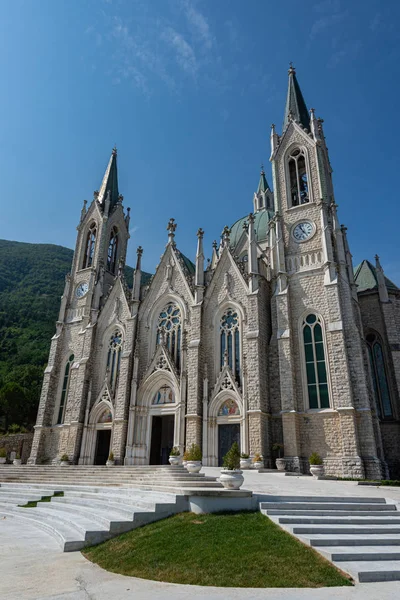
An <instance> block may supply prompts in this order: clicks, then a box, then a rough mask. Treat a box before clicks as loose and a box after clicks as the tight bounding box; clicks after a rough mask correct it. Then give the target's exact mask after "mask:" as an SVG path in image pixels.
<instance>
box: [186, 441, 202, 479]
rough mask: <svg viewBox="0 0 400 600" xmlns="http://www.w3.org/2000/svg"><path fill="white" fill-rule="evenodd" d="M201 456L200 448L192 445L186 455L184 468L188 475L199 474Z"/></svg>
mask: <svg viewBox="0 0 400 600" xmlns="http://www.w3.org/2000/svg"><path fill="white" fill-rule="evenodd" d="M202 458H203V455H202V453H201V448H200V446H198V445H197V444H192V445H191V446H190V448H189V451H188V454H187V463H186V468H187V470H188V471H189V473H199V472H200V470H201V459H202Z"/></svg>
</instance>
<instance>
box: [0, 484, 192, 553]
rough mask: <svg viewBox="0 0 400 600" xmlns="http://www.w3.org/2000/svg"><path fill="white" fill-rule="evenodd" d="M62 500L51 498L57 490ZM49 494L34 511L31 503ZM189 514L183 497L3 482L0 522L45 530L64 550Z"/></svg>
mask: <svg viewBox="0 0 400 600" xmlns="http://www.w3.org/2000/svg"><path fill="white" fill-rule="evenodd" d="M61 489H62V491H63V493H64V495H63V496H53V494H54V493H55V492H56V491H61ZM44 496H51V501H50V502H38V504H37V507H36V508H22V505H24V504H26V503H27V502H29V501H39V500H40V499H41V498H42V497H44ZM184 510H188V508H187V499H186V498H185V496H182V495H177V494H172V493H167V492H152V491H146V490H136V489H134V488H122V487H111V486H107V487H92V486H90V485H88V484H87V483H86V484H85V485H62V486H60V485H57V484H56V485H47V486H46V487H44V486H42V485H40V484H20V483H17V484H15V483H5V484H4V483H2V484H1V487H0V520H1V519H2V518H18V519H19V520H23V521H26V522H27V523H30V524H32V525H34V526H36V527H39V528H41V529H44V530H45V531H47V532H48V533H50V534H51V535H52V536H53V537H55V538H56V539H57V541H58V542H59V543H60V545H61V548H62V549H63V550H64V552H70V551H74V550H81V549H82V548H84V547H85V546H88V545H91V544H98V543H100V542H104V541H105V540H108V539H110V538H112V537H115V536H117V535H119V534H121V533H124V532H126V531H130V530H131V529H135V528H136V527H140V526H142V525H145V524H147V523H152V522H153V521H157V520H160V519H164V518H166V517H168V516H170V515H173V514H176V513H178V512H182V511H184Z"/></svg>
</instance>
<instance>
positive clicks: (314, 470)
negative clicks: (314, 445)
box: [310, 465, 324, 479]
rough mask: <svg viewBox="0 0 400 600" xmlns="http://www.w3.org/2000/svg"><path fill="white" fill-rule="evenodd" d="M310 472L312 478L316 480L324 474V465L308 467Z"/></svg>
mask: <svg viewBox="0 0 400 600" xmlns="http://www.w3.org/2000/svg"><path fill="white" fill-rule="evenodd" d="M310 472H311V475H312V476H313V477H315V478H316V479H318V477H322V476H323V474H324V465H310Z"/></svg>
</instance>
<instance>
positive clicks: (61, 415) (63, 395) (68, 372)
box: [57, 354, 74, 424]
mask: <svg viewBox="0 0 400 600" xmlns="http://www.w3.org/2000/svg"><path fill="white" fill-rule="evenodd" d="M73 362H74V355H73V354H71V356H70V357H69V359H68V362H67V364H66V365H65V370H64V379H63V385H62V390H61V400H60V407H59V409H58V418H57V423H58V424H61V423H64V417H65V407H66V405H67V396H68V388H69V380H70V377H71V367H72V364H73Z"/></svg>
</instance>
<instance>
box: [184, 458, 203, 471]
mask: <svg viewBox="0 0 400 600" xmlns="http://www.w3.org/2000/svg"><path fill="white" fill-rule="evenodd" d="M201 467H202V465H201V460H188V461H187V463H186V468H187V470H188V471H189V473H200V471H201Z"/></svg>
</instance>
